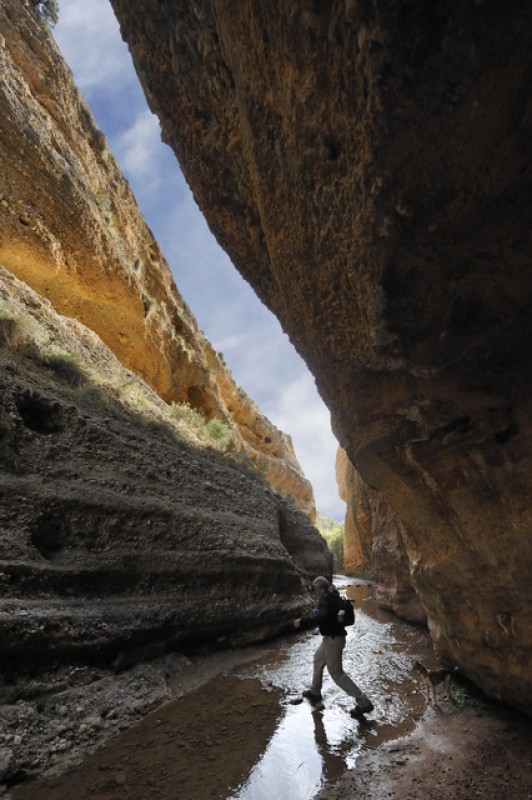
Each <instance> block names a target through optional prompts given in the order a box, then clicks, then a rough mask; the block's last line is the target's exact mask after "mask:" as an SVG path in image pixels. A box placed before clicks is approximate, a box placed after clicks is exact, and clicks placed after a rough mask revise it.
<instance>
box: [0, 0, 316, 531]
mask: <svg viewBox="0 0 532 800" xmlns="http://www.w3.org/2000/svg"><path fill="white" fill-rule="evenodd" d="M0 33H1V36H2V39H1V40H0V69H1V71H2V85H1V87H0V165H1V170H0V263H2V264H3V265H4V266H5V267H6V268H7V269H9V270H10V271H11V272H13V273H14V274H15V275H17V277H19V278H20V279H21V280H23V281H25V282H26V283H27V284H29V285H30V286H31V287H32V288H34V289H35V290H36V291H37V292H38V293H39V294H41V295H43V296H45V297H48V298H49V299H50V300H51V301H52V303H53V305H54V307H55V308H56V309H57V310H58V311H59V312H60V313H62V314H67V315H68V316H71V317H76V318H77V319H79V320H80V321H81V322H83V323H84V324H85V325H87V326H88V327H89V328H91V329H92V330H94V331H96V333H98V335H99V336H100V337H101V338H102V340H103V341H104V342H105V344H107V345H108V346H109V347H110V348H111V349H112V350H113V352H114V353H115V354H116V355H117V357H118V358H119V359H120V361H121V362H122V363H123V364H124V365H125V366H126V367H128V368H129V369H131V370H133V371H134V372H135V373H137V374H138V375H140V376H141V377H142V378H144V380H145V381H146V382H147V383H148V384H149V385H150V386H152V387H153V388H154V389H155V391H156V392H157V393H158V394H159V395H160V396H161V397H162V398H163V399H164V400H166V401H167V402H170V401H176V402H180V403H188V404H190V405H191V406H192V407H193V408H195V409H197V410H198V411H200V412H201V413H202V414H204V415H205V416H206V417H207V418H208V419H211V418H218V419H219V420H221V421H222V422H224V423H225V424H227V425H229V426H230V427H231V428H232V430H233V439H234V442H235V446H236V447H237V448H238V449H239V450H240V451H242V453H243V454H244V456H245V457H246V458H249V459H251V460H252V461H253V462H254V463H255V465H256V466H257V467H258V469H259V470H260V471H261V472H262V473H263V474H264V475H265V477H266V479H267V480H268V481H269V483H270V484H271V485H272V486H273V487H275V488H276V489H278V490H279V491H281V492H282V493H283V494H284V495H287V496H291V497H292V498H293V499H294V501H295V502H296V503H297V505H298V506H299V507H300V508H301V509H302V510H304V511H306V512H307V513H308V514H309V515H310V516H311V517H312V516H313V515H314V514H315V507H314V497H313V493H312V487H311V485H310V483H309V482H308V480H306V478H305V476H304V475H303V473H302V471H301V468H300V466H299V464H298V462H297V459H296V457H295V455H294V451H293V447H292V443H291V441H290V438H289V437H288V436H286V435H285V434H283V433H282V432H281V431H279V430H277V428H276V427H275V426H274V425H272V423H271V422H270V421H269V420H268V419H267V418H266V417H265V416H264V415H263V414H261V412H260V411H259V409H258V408H257V407H256V405H255V404H254V403H253V402H252V401H251V400H250V398H249V397H248V396H247V395H246V394H245V392H243V391H242V390H241V389H239V387H238V386H236V384H235V382H234V380H233V378H232V376H231V373H230V372H229V370H228V369H227V367H225V365H223V364H222V362H221V361H220V359H219V358H218V356H217V355H216V353H215V352H214V350H213V349H212V348H211V347H210V345H209V343H208V342H207V341H206V340H205V337H204V336H203V335H202V334H201V332H200V331H198V328H197V324H196V321H195V319H194V318H193V316H192V314H191V313H190V311H189V309H188V308H187V306H186V304H185V303H184V302H183V300H182V298H181V296H180V295H179V293H178V291H177V289H176V286H175V284H174V282H173V279H172V276H171V273H170V270H169V268H168V265H167V263H166V261H165V259H164V256H163V255H162V253H161V251H160V249H159V247H158V245H157V242H156V241H155V240H154V238H153V235H152V233H151V231H150V230H149V229H148V227H147V225H146V223H145V222H144V220H143V219H142V216H141V214H140V211H139V209H138V206H137V204H136V201H135V199H134V197H133V194H132V192H131V190H130V188H129V186H128V184H127V182H126V180H125V179H124V177H123V176H122V174H121V172H120V169H119V167H118V165H117V164H116V162H115V160H114V159H113V157H112V155H111V153H110V151H109V149H108V147H107V144H106V141H105V137H104V135H103V134H102V132H101V131H99V130H98V128H97V127H96V125H95V123H94V120H93V118H92V116H91V114H90V112H89V110H88V108H87V106H86V104H85V102H84V101H83V99H82V98H81V96H80V94H79V91H78V90H77V88H76V87H75V85H74V83H73V81H72V76H71V73H70V71H69V69H68V67H67V66H66V64H65V62H64V60H63V58H62V56H61V54H60V53H59V52H58V50H57V48H56V47H55V46H54V43H53V41H52V39H51V37H50V35H49V33H48V32H47V30H46V28H45V26H44V25H43V24H42V23H40V22H39V20H38V19H37V17H36V15H35V13H34V12H33V10H32V8H31V6H30V4H28V3H24V2H22V0H5V2H3V3H2V4H1V5H0Z"/></svg>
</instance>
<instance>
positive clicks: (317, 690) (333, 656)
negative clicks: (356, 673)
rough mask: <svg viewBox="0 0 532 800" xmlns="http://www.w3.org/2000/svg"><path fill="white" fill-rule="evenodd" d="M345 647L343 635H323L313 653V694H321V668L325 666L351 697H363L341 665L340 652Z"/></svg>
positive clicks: (311, 689) (362, 693)
mask: <svg viewBox="0 0 532 800" xmlns="http://www.w3.org/2000/svg"><path fill="white" fill-rule="evenodd" d="M344 647H345V636H323V637H322V641H321V644H320V646H319V647H318V649H317V650H316V652H315V653H314V674H313V676H312V686H311V687H310V691H311V692H312V693H313V694H318V695H319V694H321V684H322V681H323V670H324V669H325V667H327V670H328V672H329V675H330V676H331V678H332V679H333V681H334V682H335V683H336V684H337V685H338V686H339V687H340V689H343V690H344V692H347V694H349V695H351V697H365V695H364V692H363V691H362V689H359V688H358V686H357V685H356V683H355V682H354V681H352V680H351V678H350V677H349V675H346V673H345V672H344V669H343V667H342V653H343V651H344Z"/></svg>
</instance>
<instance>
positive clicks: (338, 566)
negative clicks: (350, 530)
mask: <svg viewBox="0 0 532 800" xmlns="http://www.w3.org/2000/svg"><path fill="white" fill-rule="evenodd" d="M318 528H319V523H318ZM319 531H320V533H321V535H322V536H323V538H324V539H325V541H326V542H327V546H328V548H329V550H330V551H331V553H332V554H333V570H334V572H343V571H344V526H343V525H341V524H340V523H338V524H337V525H336V526H335V527H333V528H327V529H323V528H319Z"/></svg>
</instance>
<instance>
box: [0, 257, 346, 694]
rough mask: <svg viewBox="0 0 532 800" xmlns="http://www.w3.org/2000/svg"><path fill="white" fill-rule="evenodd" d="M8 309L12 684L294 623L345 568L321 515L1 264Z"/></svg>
mask: <svg viewBox="0 0 532 800" xmlns="http://www.w3.org/2000/svg"><path fill="white" fill-rule="evenodd" d="M0 312H1V313H0V459H1V465H2V469H1V470H0V554H1V555H0V651H1V656H2V659H1V671H2V676H3V680H4V679H5V677H6V675H7V676H9V675H10V674H13V675H15V676H17V678H18V679H19V680H20V678H21V676H24V675H28V676H35V675H38V674H39V673H40V672H42V671H43V670H46V668H48V667H50V666H51V665H52V666H53V665H57V664H65V663H66V664H76V663H78V664H79V663H82V664H83V663H85V664H86V663H89V664H91V663H94V664H97V663H110V662H114V663H115V665H116V667H117V669H118V668H120V667H121V666H124V665H128V664H131V663H134V662H135V661H136V660H142V659H145V658H146V657H147V654H150V652H151V653H152V654H153V650H152V651H150V647H152V648H156V652H157V653H161V652H164V651H165V649H168V650H175V649H181V648H183V647H186V646H191V645H193V646H197V645H198V644H201V643H203V642H207V643H209V644H211V645H212V644H213V643H214V642H215V643H217V644H218V645H220V646H223V645H225V646H227V645H232V644H235V645H236V644H242V643H246V642H249V641H253V640H260V639H263V638H265V637H268V636H272V635H273V634H275V633H279V632H280V631H283V630H287V629H290V628H291V624H290V621H291V619H292V618H293V617H295V616H297V615H298V614H299V612H300V610H301V608H302V607H303V606H304V605H306V603H308V594H307V587H308V578H309V577H310V576H313V575H316V574H318V573H323V572H328V573H330V571H331V566H332V557H331V555H330V553H329V552H328V550H327V548H326V546H325V543H324V541H323V539H322V538H321V536H320V535H319V534H318V532H317V531H316V529H315V528H313V527H312V525H311V523H310V521H309V519H308V516H307V515H305V514H303V512H301V511H299V510H297V509H296V508H295V506H294V505H293V504H292V503H288V502H287V501H285V500H283V498H282V497H281V495H280V494H279V493H278V492H275V491H273V490H272V489H271V488H269V487H268V486H267V485H266V484H265V483H264V482H262V481H259V480H258V479H257V477H253V475H250V474H246V473H244V472H242V471H241V469H238V468H237V467H236V466H235V464H234V463H233V462H232V461H231V460H230V459H228V458H225V457H223V456H222V455H219V454H218V455H217V454H216V453H213V452H212V451H210V450H208V449H207V448H205V447H202V446H201V443H200V442H198V441H195V440H194V437H192V436H189V437H188V438H187V432H186V429H185V430H184V431H183V430H182V427H181V421H180V419H179V418H177V417H176V416H175V414H174V413H173V411H172V409H171V408H170V407H169V406H168V405H167V404H166V403H164V401H163V400H161V398H160V397H159V396H158V395H157V394H156V393H155V392H153V391H152V390H151V389H150V388H149V387H148V386H147V385H146V384H145V383H144V382H143V381H142V380H141V379H140V378H138V377H137V376H136V375H134V374H133V373H131V372H130V371H128V370H126V369H125V368H124V367H123V366H122V365H121V364H120V363H119V361H118V360H117V359H116V357H115V356H114V355H113V354H112V353H111V351H110V350H109V349H108V348H107V347H106V346H105V345H104V344H103V343H102V341H101V340H100V339H99V337H98V336H97V335H96V334H95V333H94V332H93V331H91V330H89V329H88V328H86V327H85V326H84V325H82V324H81V323H80V322H78V321H77V320H74V319H69V318H65V317H61V316H60V315H58V314H57V313H56V312H55V311H54V309H53V308H52V306H51V304H50V303H49V301H47V300H46V299H44V298H41V297H39V296H38V295H37V294H36V293H34V292H33V291H32V290H31V289H30V288H29V287H27V286H26V285H25V284H23V283H22V282H20V281H18V280H17V279H16V278H15V277H14V276H13V275H11V273H9V272H8V271H7V270H5V269H3V268H2V267H0ZM50 347H53V348H58V347H60V348H61V353H66V352H70V353H76V360H75V361H73V360H71V359H68V358H66V357H65V356H64V355H60V356H59V355H57V350H56V349H54V350H53V351H51V350H50ZM124 386H127V392H124V391H123V389H122V387H124Z"/></svg>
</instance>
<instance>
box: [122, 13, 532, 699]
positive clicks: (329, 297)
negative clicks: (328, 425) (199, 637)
mask: <svg viewBox="0 0 532 800" xmlns="http://www.w3.org/2000/svg"><path fill="white" fill-rule="evenodd" d="M112 3H113V6H114V8H115V11H116V13H117V15H118V17H119V20H120V22H121V26H122V32H123V35H124V38H125V39H126V41H127V42H128V43H129V47H130V50H131V53H132V56H133V59H134V62H135V64H136V68H137V71H138V73H139V76H140V78H141V81H142V83H143V85H144V87H145V92H146V96H147V98H148V100H149V102H150V104H151V106H152V108H153V109H154V110H155V111H156V112H157V113H158V115H159V118H160V121H161V125H162V131H163V136H164V138H165V140H166V141H167V142H168V143H169V144H171V146H172V147H173V148H174V150H175V152H176V154H177V156H178V158H179V159H180V162H181V165H182V168H183V170H184V172H185V174H186V177H187V179H188V181H189V182H190V184H191V186H192V188H193V190H194V193H195V196H196V198H197V200H198V202H199V204H200V206H201V207H202V209H203V210H204V212H205V214H206V216H207V218H208V220H209V224H210V226H211V229H212V230H213V231H214V232H215V234H216V236H217V237H218V240H219V241H220V243H221V244H222V245H223V246H224V247H225V248H226V249H227V251H228V252H229V253H230V255H231V257H232V259H233V261H234V263H235V265H236V266H237V268H238V269H239V270H240V272H241V273H242V274H243V275H244V276H245V277H246V278H247V279H248V280H249V281H250V283H251V284H252V285H253V286H254V287H255V289H256V291H257V293H258V295H259V296H260V297H261V299H262V300H263V301H264V302H265V303H266V304H267V305H268V306H269V307H270V308H271V309H272V310H273V311H274V312H275V313H276V314H277V316H278V317H279V319H280V320H281V322H282V324H283V327H284V329H285V330H286V332H287V333H288V334H289V336H290V338H291V339H292V341H293V343H294V344H295V346H296V347H297V349H298V350H299V352H300V353H301V354H302V356H303V357H304V358H305V360H306V361H307V363H308V364H309V366H310V368H311V369H312V371H313V372H314V374H315V376H316V381H317V384H318V387H319V389H320V391H321V394H322V396H323V397H324V399H325V401H326V402H327V404H328V406H329V408H330V409H331V413H332V418H333V424H334V429H335V431H336V433H337V435H338V438H339V441H340V443H341V445H342V446H343V447H344V448H345V450H346V452H347V453H348V455H349V458H350V460H351V461H352V463H353V464H354V465H355V466H356V468H357V470H358V471H359V472H360V474H361V476H362V477H363V479H364V481H365V482H366V483H367V484H368V485H369V486H370V487H372V488H374V489H377V490H378V491H380V492H381V493H382V494H383V495H384V496H385V497H386V499H387V502H389V504H390V506H391V508H392V509H393V510H394V513H395V514H396V515H397V517H398V519H399V520H400V521H401V524H402V526H403V539H404V544H405V549H406V553H407V557H408V561H409V568H410V571H411V574H412V578H413V581H414V584H415V587H416V590H417V592H418V594H419V597H420V598H421V601H422V603H423V606H424V608H425V609H426V611H427V614H428V621H429V625H430V629H431V632H432V635H433V638H434V641H435V643H436V646H437V648H438V650H439V652H440V654H441V656H442V658H443V659H445V660H446V661H448V662H451V663H455V664H458V665H459V666H460V667H461V668H462V670H463V671H464V672H465V673H466V674H467V675H469V677H471V678H472V679H474V680H475V681H477V682H478V683H479V684H480V685H481V686H482V687H484V689H486V691H488V692H489V693H490V694H492V695H493V696H495V697H498V698H500V699H503V700H505V701H507V702H510V703H513V704H515V705H518V706H520V707H521V708H524V709H527V710H531V709H532V687H531V684H530V653H531V649H532V624H531V617H530V613H529V609H530V604H531V602H532V597H531V591H532V589H531V582H530V566H531V563H532V552H531V548H532V540H531V538H530V497H531V496H532V491H531V489H532V486H531V477H530V475H531V470H530V460H529V453H530V438H531V437H530V396H531V392H530V383H531V377H532V376H531V360H530V345H529V343H530V341H531V339H532V336H531V333H532V332H531V326H532V315H531V314H530V303H531V292H532V280H531V268H530V267H531V263H532V234H531V229H530V206H531V200H530V198H531V188H532V187H531V180H532V178H531V176H532V170H531V168H530V163H531V152H530V149H531V146H532V103H531V98H530V92H531V86H532V81H531V75H532V27H531V26H530V9H529V4H528V3H527V2H525V0H511V2H510V3H509V4H508V3H507V4H505V5H504V6H502V5H501V4H499V3H495V2H491V1H490V0H488V2H483V3H443V2H441V3H428V4H427V3H409V2H406V0H400V1H399V2H397V0H385V2H380V3H379V4H378V6H377V5H376V4H374V3H371V2H361V1H360V2H358V1H357V0H352V1H349V2H345V3H342V4H330V3H314V2H309V3H304V4H301V3H296V2H295V0H292V1H289V2H286V3H281V4H279V3H275V2H273V1H272V0H265V2H261V3H252V2H249V1H248V0H244V2H242V3H241V4H239V10H238V14H235V13H234V7H233V4H231V3H229V2H228V1H227V0H212V2H211V1H210V0H199V2H195V3H193V4H175V3H170V2H169V0H158V2H156V3H153V2H149V3H148V2H147V0H112Z"/></svg>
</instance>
